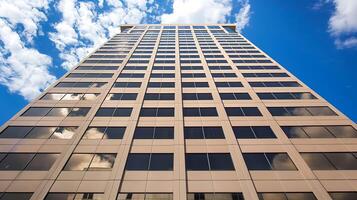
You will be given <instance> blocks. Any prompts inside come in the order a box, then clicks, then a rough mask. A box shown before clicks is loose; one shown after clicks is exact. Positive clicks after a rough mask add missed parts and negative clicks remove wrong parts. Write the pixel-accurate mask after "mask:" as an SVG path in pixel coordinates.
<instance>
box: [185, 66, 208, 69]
mask: <svg viewBox="0 0 357 200" xmlns="http://www.w3.org/2000/svg"><path fill="white" fill-rule="evenodd" d="M181 70H203V67H202V66H181Z"/></svg>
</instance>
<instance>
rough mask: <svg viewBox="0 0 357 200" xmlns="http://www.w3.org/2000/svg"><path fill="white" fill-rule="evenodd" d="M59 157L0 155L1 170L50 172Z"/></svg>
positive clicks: (44, 154) (52, 154)
mask: <svg viewBox="0 0 357 200" xmlns="http://www.w3.org/2000/svg"><path fill="white" fill-rule="evenodd" d="M58 156H59V154H56V153H0V170H6V171H22V170H32V171H48V170H49V169H50V168H51V167H52V165H53V163H54V162H55V161H56V159H57V158H58Z"/></svg>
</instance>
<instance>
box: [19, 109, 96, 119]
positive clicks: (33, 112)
mask: <svg viewBox="0 0 357 200" xmlns="http://www.w3.org/2000/svg"><path fill="white" fill-rule="evenodd" d="M89 109H90V108H86V107H81V108H47V107H30V108H29V109H27V110H26V111H25V112H24V113H23V114H22V115H21V116H25V117H27V116H38V117H43V116H54V117H61V116H62V117H66V116H68V117H83V116H86V115H87V113H88V111H89Z"/></svg>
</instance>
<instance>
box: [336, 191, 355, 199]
mask: <svg viewBox="0 0 357 200" xmlns="http://www.w3.org/2000/svg"><path fill="white" fill-rule="evenodd" d="M329 195H330V196H331V198H332V200H354V199H357V192H329Z"/></svg>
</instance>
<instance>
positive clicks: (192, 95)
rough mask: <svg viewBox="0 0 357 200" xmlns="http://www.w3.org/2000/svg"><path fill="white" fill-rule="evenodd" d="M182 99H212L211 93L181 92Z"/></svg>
mask: <svg viewBox="0 0 357 200" xmlns="http://www.w3.org/2000/svg"><path fill="white" fill-rule="evenodd" d="M182 99H183V100H213V97H212V94H211V93H183V94H182Z"/></svg>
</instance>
